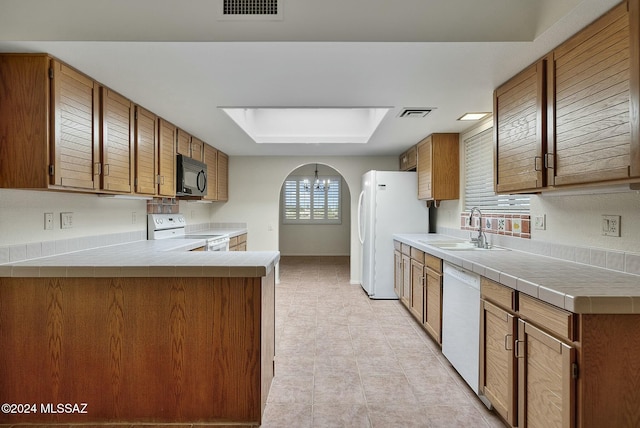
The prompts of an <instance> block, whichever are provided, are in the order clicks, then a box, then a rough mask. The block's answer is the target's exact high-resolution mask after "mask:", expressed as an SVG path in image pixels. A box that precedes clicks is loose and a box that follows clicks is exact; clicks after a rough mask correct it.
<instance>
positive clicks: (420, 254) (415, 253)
mask: <svg viewBox="0 0 640 428" xmlns="http://www.w3.org/2000/svg"><path fill="white" fill-rule="evenodd" d="M411 258H412V259H414V260H418V261H419V262H420V263H422V262H423V260H424V251H421V250H418V249H417V248H413V247H411Z"/></svg>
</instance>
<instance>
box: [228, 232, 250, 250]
mask: <svg viewBox="0 0 640 428" xmlns="http://www.w3.org/2000/svg"><path fill="white" fill-rule="evenodd" d="M229 251H247V234H246V233H243V234H242V235H238V236H234V237H232V238H231V239H229Z"/></svg>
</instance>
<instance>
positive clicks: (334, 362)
mask: <svg viewBox="0 0 640 428" xmlns="http://www.w3.org/2000/svg"><path fill="white" fill-rule="evenodd" d="M314 373H315V375H316V376H326V375H359V374H360V372H359V370H358V364H357V363H356V358H355V356H353V355H351V356H349V355H324V356H322V355H316V363H315V372H314Z"/></svg>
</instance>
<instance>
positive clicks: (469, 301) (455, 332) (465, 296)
mask: <svg viewBox="0 0 640 428" xmlns="http://www.w3.org/2000/svg"><path fill="white" fill-rule="evenodd" d="M443 275H444V279H443V285H442V353H443V354H444V356H445V357H446V358H447V359H448V360H449V362H450V363H451V365H453V367H454V368H455V369H456V370H457V371H458V373H460V375H461V376H462V378H463V379H464V380H465V381H466V382H467V383H468V384H469V386H470V387H471V389H473V391H474V392H475V393H476V394H477V395H479V387H478V384H479V377H480V276H479V275H477V274H475V273H473V272H470V271H468V270H465V269H462V268H460V267H458V266H455V265H452V264H450V263H447V262H445V263H444V270H443Z"/></svg>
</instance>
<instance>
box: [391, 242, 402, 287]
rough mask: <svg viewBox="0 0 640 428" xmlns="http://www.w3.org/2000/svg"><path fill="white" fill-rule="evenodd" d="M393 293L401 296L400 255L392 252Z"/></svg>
mask: <svg viewBox="0 0 640 428" xmlns="http://www.w3.org/2000/svg"><path fill="white" fill-rule="evenodd" d="M393 266H394V267H393V273H394V276H393V291H395V292H396V295H397V296H398V297H400V296H401V295H402V253H401V252H400V251H397V250H396V251H394V252H393Z"/></svg>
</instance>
